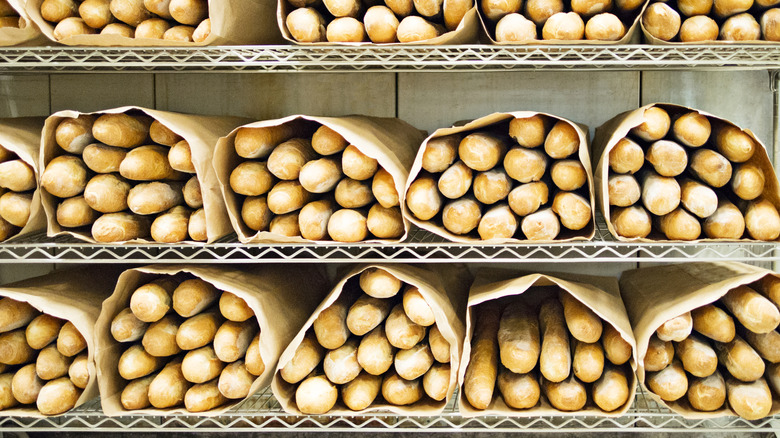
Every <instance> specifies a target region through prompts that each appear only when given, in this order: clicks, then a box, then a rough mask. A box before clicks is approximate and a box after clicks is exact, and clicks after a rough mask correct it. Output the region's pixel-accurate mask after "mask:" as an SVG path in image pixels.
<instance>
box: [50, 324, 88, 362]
mask: <svg viewBox="0 0 780 438" xmlns="http://www.w3.org/2000/svg"><path fill="white" fill-rule="evenodd" d="M86 348H87V341H86V340H85V339H84V336H83V335H82V334H81V333H80V332H79V331H78V329H77V328H76V326H75V325H73V323H72V322H70V321H67V322H66V323H65V324H63V325H62V328H60V333H59V335H57V350H58V351H59V352H60V353H62V354H63V355H65V356H67V357H71V356H75V355H77V354H79V353H81V352H82V351H84V349H86Z"/></svg>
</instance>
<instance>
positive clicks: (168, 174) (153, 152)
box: [41, 112, 207, 243]
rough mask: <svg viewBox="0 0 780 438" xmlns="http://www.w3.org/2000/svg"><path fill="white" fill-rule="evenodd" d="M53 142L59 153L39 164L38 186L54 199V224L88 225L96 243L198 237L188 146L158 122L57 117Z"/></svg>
mask: <svg viewBox="0 0 780 438" xmlns="http://www.w3.org/2000/svg"><path fill="white" fill-rule="evenodd" d="M55 140H56V143H57V145H58V146H59V148H60V149H61V150H58V152H57V153H61V155H59V156H57V157H55V158H54V159H52V160H51V161H49V162H48V163H45V168H44V171H43V174H42V177H41V187H43V189H44V190H45V191H46V192H48V193H49V194H51V195H53V196H55V197H57V198H59V200H58V205H57V211H56V219H57V222H58V223H59V224H60V226H62V227H63V228H66V229H68V228H69V229H79V228H85V227H90V226H91V232H92V237H93V238H94V239H95V240H96V241H98V242H121V241H127V240H133V239H141V238H145V237H147V236H149V235H151V237H152V239H154V240H155V241H157V242H164V243H175V242H181V241H184V240H188V239H191V240H194V241H206V239H207V234H206V214H205V211H204V209H203V197H202V194H201V189H200V183H199V181H198V177H197V175H196V174H195V173H196V172H195V167H194V165H193V163H192V154H191V151H190V146H189V144H188V143H187V141H186V140H183V139H182V138H181V137H180V136H179V135H177V134H175V133H174V132H172V131H171V130H170V129H168V128H167V127H165V126H164V125H163V124H162V123H160V122H158V121H157V120H153V119H152V118H151V117H149V116H147V115H145V114H142V113H137V112H129V113H121V114H103V115H100V116H97V115H89V114H84V115H80V116H78V117H77V118H65V119H63V120H62V121H61V122H60V124H59V125H58V126H57V128H56V130H55ZM150 140H151V141H150Z"/></svg>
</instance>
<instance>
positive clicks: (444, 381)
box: [423, 363, 450, 401]
mask: <svg viewBox="0 0 780 438" xmlns="http://www.w3.org/2000/svg"><path fill="white" fill-rule="evenodd" d="M423 389H424V390H425V393H426V394H428V397H430V398H432V399H434V400H436V401H442V400H444V399H445V398H446V397H447V395H448V394H449V389H450V365H449V364H446V363H445V364H442V363H434V364H433V366H431V368H430V369H429V370H428V372H426V373H425V375H424V376H423Z"/></svg>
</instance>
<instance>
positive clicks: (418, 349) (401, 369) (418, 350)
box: [393, 342, 434, 380]
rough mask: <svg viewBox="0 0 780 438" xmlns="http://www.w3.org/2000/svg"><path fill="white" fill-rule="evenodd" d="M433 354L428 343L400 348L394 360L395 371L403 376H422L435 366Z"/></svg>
mask: <svg viewBox="0 0 780 438" xmlns="http://www.w3.org/2000/svg"><path fill="white" fill-rule="evenodd" d="M433 362H434V361H433V354H431V349H430V347H429V346H428V344H427V343H425V342H421V343H419V344H417V345H415V346H413V347H412V348H410V349H408V350H399V351H398V352H397V353H396V354H395V360H394V361H393V363H394V366H395V372H396V373H398V375H399V376H401V378H403V379H406V380H414V379H417V378H419V377H422V376H423V375H424V374H425V373H427V372H428V370H429V369H430V368H431V366H433Z"/></svg>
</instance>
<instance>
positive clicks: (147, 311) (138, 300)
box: [130, 277, 178, 322]
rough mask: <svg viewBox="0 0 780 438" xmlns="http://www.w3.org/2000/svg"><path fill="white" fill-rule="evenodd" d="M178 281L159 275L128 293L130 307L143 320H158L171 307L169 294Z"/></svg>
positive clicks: (170, 294) (171, 302) (171, 293)
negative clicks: (159, 276) (130, 293)
mask: <svg viewBox="0 0 780 438" xmlns="http://www.w3.org/2000/svg"><path fill="white" fill-rule="evenodd" d="M177 286H178V282H177V281H176V280H174V279H173V278H170V277H161V278H158V279H156V280H154V281H152V282H150V283H146V284H144V285H142V286H140V287H139V288H137V289H136V290H135V291H133V294H132V295H130V309H131V310H132V311H133V315H135V317H136V318H138V319H139V320H141V321H143V322H155V321H159V320H160V319H161V318H162V317H163V316H165V314H166V313H168V311H169V310H170V309H171V306H172V304H173V301H172V298H171V296H172V295H173V291H174V290H175V289H176V287H177Z"/></svg>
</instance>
